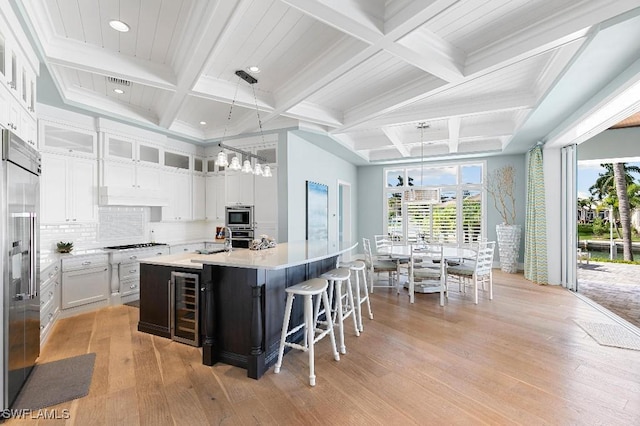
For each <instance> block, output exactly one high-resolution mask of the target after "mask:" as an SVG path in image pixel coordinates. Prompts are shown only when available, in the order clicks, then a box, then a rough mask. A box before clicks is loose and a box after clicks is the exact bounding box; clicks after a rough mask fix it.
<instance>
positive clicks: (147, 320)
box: [138, 263, 202, 344]
mask: <svg viewBox="0 0 640 426" xmlns="http://www.w3.org/2000/svg"><path fill="white" fill-rule="evenodd" d="M173 272H182V273H186V274H189V276H191V277H192V278H193V277H194V276H195V277H197V278H198V280H199V277H200V274H201V272H202V271H201V270H200V269H187V268H177V267H174V266H159V265H148V264H145V263H141V264H140V321H139V322H138V331H142V332H145V333H150V334H155V335H156V336H162V337H166V338H169V339H171V338H172V333H171V323H172V309H171V301H172V299H173V301H174V302H175V301H176V299H175V296H172V292H171V290H172V289H175V286H172V285H171V279H172V273H173ZM198 298H199V296H198ZM173 312H174V313H175V311H173ZM201 316H202V310H200V312H199V313H198V314H197V316H196V314H195V313H194V319H195V318H198V317H200V318H199V319H198V321H200V324H201V323H202V318H201ZM174 324H175V320H174ZM189 343H190V344H194V343H195V344H197V337H196V338H195V340H194V341H192V342H189Z"/></svg>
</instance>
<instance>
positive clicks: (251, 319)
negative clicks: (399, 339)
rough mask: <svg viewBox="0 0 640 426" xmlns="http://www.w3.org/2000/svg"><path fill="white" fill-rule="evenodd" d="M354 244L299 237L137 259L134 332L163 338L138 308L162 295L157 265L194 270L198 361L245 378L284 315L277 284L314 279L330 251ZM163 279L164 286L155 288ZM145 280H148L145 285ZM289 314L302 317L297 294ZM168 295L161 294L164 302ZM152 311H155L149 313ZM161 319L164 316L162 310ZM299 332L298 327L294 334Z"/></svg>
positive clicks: (269, 358) (273, 350) (271, 351)
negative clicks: (239, 371)
mask: <svg viewBox="0 0 640 426" xmlns="http://www.w3.org/2000/svg"><path fill="white" fill-rule="evenodd" d="M356 246H357V243H345V242H333V241H310V242H308V241H302V242H293V243H281V244H279V245H278V246H277V247H274V248H270V249H266V250H259V251H251V250H248V249H238V248H234V249H233V251H231V252H223V253H216V254H208V255H205V254H195V253H193V254H190V255H187V254H181V255H180V256H178V257H171V256H173V255H170V256H158V257H154V258H152V259H147V260H143V261H141V263H142V268H143V269H142V274H141V275H142V276H143V277H144V276H145V272H146V275H147V276H148V277H149V279H144V278H143V280H142V282H141V289H140V291H141V293H140V318H141V322H140V323H139V325H138V329H139V330H140V331H146V332H150V333H153V334H158V335H162V336H164V337H170V336H167V335H166V332H165V333H161V332H156V331H162V330H160V328H156V329H154V326H150V325H149V324H148V323H143V321H142V320H143V318H147V317H148V315H146V314H147V312H146V311H147V309H146V307H149V308H151V307H154V308H153V309H155V310H156V311H157V305H158V304H157V303H151V300H147V301H145V298H148V299H153V300H157V298H158V297H162V298H164V300H166V297H164V296H163V295H166V294H167V289H166V285H167V281H166V280H165V277H166V274H165V275H162V276H161V277H160V276H158V279H157V280H154V279H153V277H154V276H156V275H157V274H156V272H157V269H156V268H162V270H164V271H167V270H168V268H172V267H173V268H176V269H177V270H184V269H186V268H189V269H191V270H198V272H199V274H200V279H201V281H200V288H201V295H200V301H201V308H202V309H201V314H200V316H199V317H200V323H201V324H200V334H201V336H202V340H203V341H202V361H203V363H204V364H205V365H213V364H215V363H216V362H224V363H227V364H230V365H234V366H238V367H241V368H245V369H246V370H247V375H248V376H249V377H251V378H254V379H258V378H260V377H261V376H262V375H263V374H264V373H265V372H266V370H267V369H268V368H269V367H270V366H271V365H273V364H275V362H276V358H277V353H278V345H279V342H280V331H281V329H282V319H283V317H284V307H285V299H286V293H285V288H287V287H290V286H292V285H295V284H298V283H300V282H302V281H305V280H308V279H311V278H316V277H318V276H320V275H321V274H322V273H324V272H326V271H329V270H331V269H333V268H335V267H336V262H337V258H338V256H339V255H341V254H343V253H347V252H350V251H351V250H353V249H354V248H355V247H356ZM199 268H202V270H199ZM163 286H164V287H163ZM145 287H148V288H147V289H145ZM295 302H296V303H294V307H293V310H292V321H299V322H302V318H303V306H302V300H295ZM168 303H169V300H167V309H168ZM156 317H158V315H156ZM162 318H167V316H165V315H164V314H163V315H162ZM297 337H299V338H300V339H301V338H302V331H300V333H299V336H297Z"/></svg>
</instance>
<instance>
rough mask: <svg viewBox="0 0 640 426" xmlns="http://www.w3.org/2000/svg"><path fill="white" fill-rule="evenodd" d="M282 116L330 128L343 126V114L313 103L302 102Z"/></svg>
mask: <svg viewBox="0 0 640 426" xmlns="http://www.w3.org/2000/svg"><path fill="white" fill-rule="evenodd" d="M282 115H284V116H286V117H291V118H295V119H297V120H302V121H311V122H314V123H317V124H322V125H324V126H329V127H338V126H341V125H342V114H341V113H340V112H339V111H334V110H331V109H329V108H325V107H323V106H322V105H318V104H314V103H311V102H300V103H299V104H297V105H295V106H294V107H293V108H290V109H289V110H287V111H286V112H284V113H283V114H282Z"/></svg>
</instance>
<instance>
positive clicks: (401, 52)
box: [15, 0, 640, 164]
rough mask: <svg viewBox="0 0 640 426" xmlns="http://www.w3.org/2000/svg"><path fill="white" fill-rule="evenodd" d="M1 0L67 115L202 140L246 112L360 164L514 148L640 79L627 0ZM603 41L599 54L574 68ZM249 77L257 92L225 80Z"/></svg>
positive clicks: (254, 124)
mask: <svg viewBox="0 0 640 426" xmlns="http://www.w3.org/2000/svg"><path fill="white" fill-rule="evenodd" d="M15 3H16V5H17V6H16V8H17V9H18V10H19V12H20V13H21V14H22V15H23V18H24V20H25V22H26V23H27V26H28V27H29V28H30V29H31V31H32V32H33V33H34V39H35V40H36V44H37V45H38V48H39V50H40V53H41V56H42V57H43V59H44V61H45V63H46V65H47V68H48V70H49V72H50V74H51V76H52V77H53V81H54V83H55V85H56V86H57V88H58V90H59V92H60V94H61V96H62V99H63V100H64V102H66V103H68V104H70V105H73V106H77V107H87V108H90V109H92V110H93V111H100V112H102V113H103V114H105V115H108V116H114V117H118V118H121V119H125V120H129V121H132V122H136V123H141V124H143V125H145V126H147V127H159V128H162V129H166V130H167V131H169V132H172V133H175V134H178V135H182V136H185V137H187V138H190V139H192V140H195V141H198V142H204V143H208V142H214V141H215V140H216V139H219V138H221V137H222V136H223V135H224V134H226V135H227V136H231V135H237V134H242V133H251V132H255V131H257V130H258V120H257V118H256V107H257V109H258V110H259V113H260V118H261V121H262V123H263V125H264V127H265V128H267V129H268V128H279V127H292V126H301V127H304V128H309V129H314V130H315V131H320V132H327V133H328V134H329V135H330V136H331V137H332V138H333V139H334V140H335V141H336V143H337V144H340V145H342V146H344V147H346V148H347V149H349V150H351V151H352V152H353V153H355V154H356V155H357V156H358V157H357V158H358V159H359V160H360V163H361V164H366V163H369V162H380V161H395V160H398V161H401V160H409V159H411V158H416V157H419V156H420V152H421V143H424V152H425V154H426V155H427V156H430V157H433V158H455V157H458V156H463V155H469V154H474V153H475V154H477V153H500V152H524V151H525V150H526V149H528V148H529V147H530V146H531V145H532V144H533V143H535V141H536V140H537V139H544V138H547V137H549V136H550V135H552V134H553V132H556V133H562V131H564V130H566V129H568V128H570V127H571V126H575V125H577V123H578V120H582V119H584V117H585V114H588V111H586V110H585V112H584V114H582V115H581V116H576V115H575V113H576V110H577V109H579V107H580V106H581V105H584V104H585V103H586V102H587V101H589V100H593V99H594V96H596V95H597V94H598V93H600V92H601V91H602V90H604V89H605V88H606V87H608V86H610V85H611V84H612V82H613V81H614V80H616V79H617V78H619V77H620V75H621V73H623V72H627V74H628V75H627V76H626V77H625V79H624V81H620V82H618V83H617V85H616V87H613V88H610V89H612V90H616V89H617V88H620V87H622V86H624V85H625V84H627V85H628V84H629V82H630V81H631V82H635V81H636V80H640V66H639V69H638V71H637V72H634V70H635V69H632V68H633V67H634V66H636V65H637V64H636V62H637V60H638V57H639V56H640V55H639V52H640V34H637V33H639V32H640V30H636V29H635V28H638V29H640V25H626V26H625V25H624V24H625V23H629V22H632V21H633V22H635V21H637V20H638V14H639V13H640V10H639V9H637V8H638V7H640V0H634V1H628V0H618V1H611V0H609V1H607V0H217V1H214V0H211V1H207V0H42V1H37V2H34V1H27V0H15ZM112 19H118V20H121V21H123V22H125V23H126V24H127V25H128V26H129V27H130V30H129V31H128V32H124V33H121V32H117V31H115V30H113V29H112V28H111V27H110V26H109V21H110V20H112ZM635 24H638V23H637V22H635ZM618 27H620V28H621V29H620V30H619V31H618V32H616V28H618ZM605 30H608V31H609V32H610V34H609V37H610V38H612V39H613V40H615V39H616V37H617V38H618V42H616V43H613V44H612V45H611V46H610V50H611V51H610V52H608V55H609V56H612V57H613V58H608V61H606V62H605V61H602V63H600V64H597V63H596V64H595V65H593V64H592V63H589V64H590V65H589V64H585V61H582V62H581V61H580V58H582V57H583V56H584V55H587V54H588V53H589V52H590V49H592V47H591V46H592V45H597V41H598V37H604V35H602V34H603V33H605V32H606V31H605ZM634 31H635V32H634ZM620 37H622V38H620ZM250 66H258V67H259V68H260V72H259V73H255V72H251V71H248V72H249V73H250V74H252V75H253V76H254V77H255V78H257V79H258V83H257V84H255V85H250V84H248V83H247V82H245V81H244V80H241V79H239V78H238V77H237V76H236V75H235V71H236V70H247V69H248V67H250ZM580 66H582V67H583V73H582V74H581V75H580V78H579V81H577V80H576V79H575V77H573V79H574V81H573V83H574V84H573V85H571V84H569V82H568V81H566V76H567V75H571V74H570V72H569V71H571V70H573V72H574V73H575V72H578V71H579V69H578V68H576V67H580ZM594 67H599V68H598V69H595V68H594ZM630 69H632V70H631V71H629V70H630ZM591 75H593V76H595V77H597V78H592V77H591ZM114 89H121V90H122V91H123V93H121V94H117V93H115V92H114ZM559 91H561V92H562V93H560V92H559ZM254 95H255V96H254ZM553 96H558V97H561V99H563V100H564V103H563V102H558V103H555V105H557V106H556V107H554V103H553V102H550V101H549V99H552V98H553ZM545 101H546V102H545ZM593 102H594V104H597V102H595V101H593ZM231 104H233V110H232V114H231V119H230V120H229V110H230V105H231ZM541 108H545V111H540V109H541ZM554 108H557V110H555V111H554ZM592 109H593V108H592ZM638 109H640V106H639V107H638ZM632 112H635V111H632ZM536 113H537V114H536ZM545 114H546V115H545ZM572 114H573V115H574V116H575V117H574V119H573V120H571V119H570V116H571V115H572ZM546 116H548V117H552V118H553V119H546V120H542V119H541V118H540V117H546ZM618 118H620V117H618ZM536 120H538V121H539V122H538V121H536ZM201 122H206V124H201ZM422 122H424V123H426V124H427V125H428V128H426V129H418V128H417V127H418V126H417V125H418V123H422ZM560 125H562V126H564V127H563V128H561V129H559V128H558V126H560ZM565 128H566V129H565ZM329 148H330V147H329Z"/></svg>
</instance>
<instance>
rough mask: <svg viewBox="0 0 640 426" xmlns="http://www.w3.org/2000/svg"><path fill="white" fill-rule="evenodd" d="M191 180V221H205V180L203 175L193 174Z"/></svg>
mask: <svg viewBox="0 0 640 426" xmlns="http://www.w3.org/2000/svg"><path fill="white" fill-rule="evenodd" d="M192 179H193V220H205V218H206V197H207V189H206V184H207V182H206V181H207V178H206V177H205V176H203V175H197V174H194V175H193V176H192Z"/></svg>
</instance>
